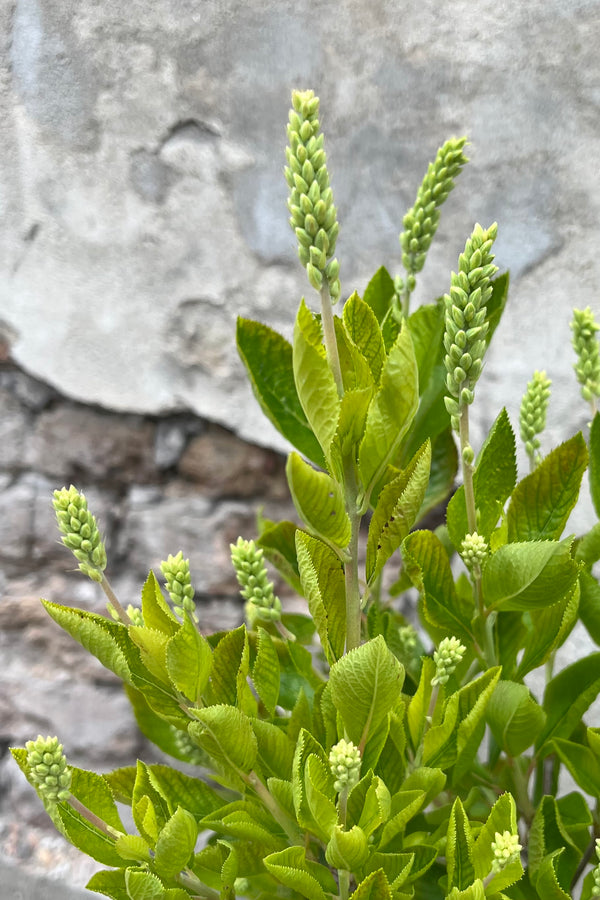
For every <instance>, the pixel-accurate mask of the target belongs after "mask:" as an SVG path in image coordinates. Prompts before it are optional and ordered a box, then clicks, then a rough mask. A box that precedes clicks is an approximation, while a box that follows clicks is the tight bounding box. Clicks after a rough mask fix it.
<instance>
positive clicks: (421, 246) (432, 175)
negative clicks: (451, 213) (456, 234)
mask: <svg viewBox="0 0 600 900" xmlns="http://www.w3.org/2000/svg"><path fill="white" fill-rule="evenodd" d="M466 141H467V139H466V138H464V137H462V138H451V139H450V140H449V141H446V143H445V144H443V146H442V147H440V149H439V150H438V152H437V155H436V157H435V159H434V161H433V162H431V163H429V168H428V169H427V174H426V175H425V177H424V178H423V181H422V183H421V186H420V187H419V190H418V191H417V198H416V200H415V203H414V206H413V207H412V209H409V211H408V212H407V213H406V215H405V216H404V219H403V221H402V224H403V226H404V231H403V232H402V234H401V235H400V246H401V247H402V265H403V266H404V268H405V269H406V273H407V276H408V277H407V279H406V281H405V282H404V283H400V284H399V285H398V293H400V292H402V291H407V292H408V293H409V294H410V293H412V291H414V289H415V286H416V279H415V275H416V273H417V272H420V271H421V269H422V268H423V266H424V264H425V258H426V256H427V251H428V250H429V247H430V245H431V241H432V240H433V236H434V234H435V233H436V231H437V228H438V225H439V222H440V207H441V205H442V203H443V202H444V200H445V199H446V198H447V196H448V194H449V193H450V191H451V190H452V189H453V187H454V179H455V178H456V177H457V176H458V175H459V174H460V171H461V169H462V167H463V166H464V165H465V164H466V163H467V162H468V160H467V157H466V156H465V155H464V154H463V148H464V146H465V144H466Z"/></svg>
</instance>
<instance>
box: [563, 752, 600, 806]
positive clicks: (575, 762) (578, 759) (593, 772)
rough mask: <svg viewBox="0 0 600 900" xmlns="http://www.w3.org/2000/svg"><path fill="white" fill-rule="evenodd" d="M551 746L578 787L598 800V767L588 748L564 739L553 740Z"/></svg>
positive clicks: (599, 779) (599, 781)
mask: <svg viewBox="0 0 600 900" xmlns="http://www.w3.org/2000/svg"><path fill="white" fill-rule="evenodd" d="M552 746H553V747H554V750H555V752H556V754H557V756H558V758H559V759H560V761H561V762H562V763H564V765H565V766H566V767H567V769H568V770H569V772H570V773H571V775H572V776H573V778H574V779H575V781H576V782H577V784H578V785H579V787H580V788H581V789H582V790H583V791H585V792H586V794H589V795H590V796H591V797H596V798H600V765H598V757H597V756H596V755H595V754H594V753H593V752H592V751H591V750H590V748H589V747H585V746H584V745H583V744H576V743H574V742H573V741H566V740H565V739H564V738H555V739H554V740H553V741H552Z"/></svg>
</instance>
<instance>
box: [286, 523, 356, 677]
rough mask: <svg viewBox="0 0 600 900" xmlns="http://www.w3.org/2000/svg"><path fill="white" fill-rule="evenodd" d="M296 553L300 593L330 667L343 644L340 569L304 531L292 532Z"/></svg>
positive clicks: (343, 596)
mask: <svg viewBox="0 0 600 900" xmlns="http://www.w3.org/2000/svg"><path fill="white" fill-rule="evenodd" d="M296 551H297V556H298V565H299V569H300V581H301V584H302V593H303V595H304V597H306V601H307V603H308V608H309V610H310V614H311V616H312V617H313V619H314V622H315V625H316V628H317V632H318V635H319V638H320V640H321V646H322V647H323V652H324V653H325V657H326V659H327V662H328V663H329V664H330V665H333V663H335V662H336V660H338V659H339V658H340V657H341V656H342V654H343V652H344V645H345V643H346V583H345V575H344V566H343V564H342V563H341V561H340V559H339V557H338V556H336V554H335V553H334V552H333V550H331V549H330V548H329V547H328V546H327V544H324V543H323V542H322V541H319V540H317V538H313V537H311V536H310V535H309V534H306V532H304V531H300V530H298V531H297V532H296Z"/></svg>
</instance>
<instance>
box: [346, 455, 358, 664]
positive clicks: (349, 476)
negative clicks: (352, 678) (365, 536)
mask: <svg viewBox="0 0 600 900" xmlns="http://www.w3.org/2000/svg"><path fill="white" fill-rule="evenodd" d="M344 476H345V477H344V482H345V488H346V511H347V513H348V516H349V518H350V528H351V531H350V544H349V545H348V554H349V556H350V559H349V561H348V562H347V563H346V565H345V566H344V577H345V581H346V653H348V651H349V650H354V648H355V647H358V646H359V645H360V619H361V610H360V586H359V579H358V538H359V534H360V513H359V512H358V510H357V508H356V496H357V485H356V474H355V472H354V465H353V463H352V460H351V459H347V460H346V465H345V466H344Z"/></svg>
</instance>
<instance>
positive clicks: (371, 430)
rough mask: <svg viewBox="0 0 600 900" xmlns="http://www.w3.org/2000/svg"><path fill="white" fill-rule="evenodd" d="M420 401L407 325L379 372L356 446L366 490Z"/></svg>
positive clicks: (393, 450) (390, 456)
mask: <svg viewBox="0 0 600 900" xmlns="http://www.w3.org/2000/svg"><path fill="white" fill-rule="evenodd" d="M418 402H419V376H418V371H417V363H416V360H415V354H414V350H413V345H412V339H411V337H410V331H409V329H408V328H407V327H405V328H402V330H401V332H400V334H399V335H398V337H397V339H396V341H395V343H394V345H393V346H392V348H391V349H390V352H389V355H388V357H387V359H386V361H385V364H384V366H383V369H382V372H381V379H380V383H379V388H378V390H377V393H376V394H375V396H374V397H373V399H372V401H371V404H370V406H369V411H368V413H367V421H366V426H365V434H364V437H363V439H362V441H361V444H360V449H359V473H360V479H361V482H362V484H363V487H364V490H365V492H366V493H369V492H370V490H371V489H372V487H373V486H374V485H375V484H376V483H377V481H378V480H379V478H380V477H381V475H382V474H383V472H384V471H385V467H386V466H387V465H388V463H391V462H393V459H394V457H395V455H396V453H397V451H398V448H399V447H400V444H401V441H402V438H403V437H404V435H405V434H406V432H407V431H408V429H409V428H410V425H411V422H412V420H413V417H414V415H415V412H416V410H417V406H418Z"/></svg>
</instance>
